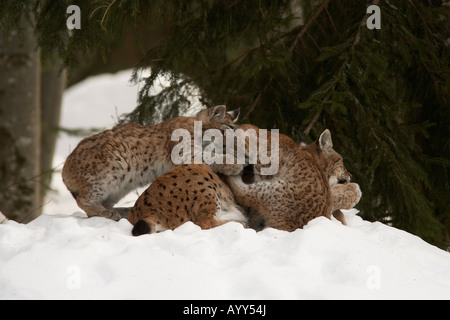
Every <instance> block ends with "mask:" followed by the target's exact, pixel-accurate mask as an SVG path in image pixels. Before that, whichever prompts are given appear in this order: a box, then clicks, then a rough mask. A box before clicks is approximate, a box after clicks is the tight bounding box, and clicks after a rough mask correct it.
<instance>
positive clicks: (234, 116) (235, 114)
mask: <svg viewBox="0 0 450 320" xmlns="http://www.w3.org/2000/svg"><path fill="white" fill-rule="evenodd" d="M227 113H228V114H229V115H230V116H231V120H233V123H235V122H236V121H237V120H238V118H239V114H240V113H241V109H240V108H237V109H236V110H231V111H227Z"/></svg>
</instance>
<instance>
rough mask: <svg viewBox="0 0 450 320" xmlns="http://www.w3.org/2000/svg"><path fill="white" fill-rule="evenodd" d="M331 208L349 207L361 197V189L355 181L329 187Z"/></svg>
mask: <svg viewBox="0 0 450 320" xmlns="http://www.w3.org/2000/svg"><path fill="white" fill-rule="evenodd" d="M331 198H332V209H333V211H334V210H338V209H351V208H353V207H354V206H355V205H356V204H357V203H358V202H359V200H360V199H361V189H360V188H359V185H358V184H356V183H344V184H336V185H334V186H333V187H332V188H331Z"/></svg>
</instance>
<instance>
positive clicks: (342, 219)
mask: <svg viewBox="0 0 450 320" xmlns="http://www.w3.org/2000/svg"><path fill="white" fill-rule="evenodd" d="M333 216H334V217H335V218H336V219H337V220H338V221H340V222H341V223H342V224H343V225H344V226H346V225H347V223H346V222H345V216H344V213H342V211H341V210H335V211H333Z"/></svg>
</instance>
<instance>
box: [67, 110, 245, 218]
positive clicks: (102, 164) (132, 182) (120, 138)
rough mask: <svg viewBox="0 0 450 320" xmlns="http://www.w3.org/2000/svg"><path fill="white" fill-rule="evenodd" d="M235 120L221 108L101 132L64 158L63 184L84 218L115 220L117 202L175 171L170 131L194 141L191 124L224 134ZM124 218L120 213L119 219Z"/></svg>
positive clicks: (225, 168)
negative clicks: (185, 134) (185, 133)
mask: <svg viewBox="0 0 450 320" xmlns="http://www.w3.org/2000/svg"><path fill="white" fill-rule="evenodd" d="M238 115H239V111H238V110H235V111H230V112H228V113H227V112H226V107H225V106H223V105H222V106H216V107H213V108H209V109H206V110H204V111H202V112H201V113H199V114H198V115H197V117H177V118H173V119H170V120H167V121H165V122H162V123H159V124H156V125H153V126H142V125H140V124H136V123H132V124H127V125H122V126H117V127H114V128H112V129H110V130H105V131H102V132H100V133H97V134H95V135H93V136H90V137H87V138H85V139H83V140H82V141H81V142H80V143H79V144H78V146H77V147H76V148H75V150H73V152H72V153H71V154H70V155H69V156H68V157H67V160H66V162H65V164H64V167H63V170H62V178H63V181H64V183H65V185H66V186H67V189H68V190H69V191H70V193H71V194H72V195H73V197H74V198H75V200H76V201H77V204H78V206H79V207H80V208H81V209H83V210H84V211H85V212H86V214H87V215H88V216H89V217H91V216H102V217H106V218H111V219H113V220H119V219H120V218H121V217H122V215H121V214H120V212H119V211H118V209H114V208H113V206H114V204H115V203H117V201H119V200H120V199H121V198H122V197H124V196H125V195H126V194H127V193H128V192H130V191H131V190H134V189H135V188H137V187H142V186H145V185H147V184H149V183H150V182H152V181H153V180H154V179H155V178H157V177H158V176H160V175H162V174H163V173H165V172H167V171H169V170H170V169H171V168H173V167H174V164H173V162H172V160H171V156H170V155H171V150H172V148H173V146H174V145H175V144H176V142H174V141H171V134H172V132H173V131H174V130H175V129H178V128H184V129H186V130H189V132H191V137H193V134H192V133H193V128H194V121H202V125H203V129H204V130H206V129H209V128H216V129H220V130H225V129H226V128H228V127H227V125H232V124H233V123H234V122H235V121H236V120H237V117H238ZM192 145H193V144H192ZM214 170H216V171H221V172H223V173H225V174H230V173H233V170H237V172H240V170H241V167H238V166H234V165H222V166H215V167H214ZM127 213H128V210H127V209H126V208H125V213H123V215H124V216H126V214H127Z"/></svg>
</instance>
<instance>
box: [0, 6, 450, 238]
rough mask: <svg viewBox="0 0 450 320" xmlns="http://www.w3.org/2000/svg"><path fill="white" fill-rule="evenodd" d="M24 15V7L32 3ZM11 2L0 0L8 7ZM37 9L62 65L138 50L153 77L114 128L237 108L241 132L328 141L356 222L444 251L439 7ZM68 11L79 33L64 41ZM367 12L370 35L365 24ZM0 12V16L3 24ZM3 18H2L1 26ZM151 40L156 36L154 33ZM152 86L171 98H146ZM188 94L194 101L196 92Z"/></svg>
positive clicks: (445, 81)
mask: <svg viewBox="0 0 450 320" xmlns="http://www.w3.org/2000/svg"><path fill="white" fill-rule="evenodd" d="M30 2H31V3H33V1H30ZM15 3H17V1H12V0H6V4H7V6H8V5H9V6H17V4H15ZM57 3H58V4H55V2H54V1H40V2H36V3H35V5H34V6H33V5H31V6H30V8H31V9H32V10H31V11H34V12H35V14H36V15H37V17H38V19H37V21H38V24H37V33H38V39H39V44H40V47H41V49H42V51H43V52H46V51H50V50H54V49H55V47H56V49H57V50H58V52H59V53H60V55H61V56H62V57H63V58H64V60H65V63H66V65H67V67H69V68H70V67H72V66H75V65H77V63H78V60H77V59H79V57H80V55H79V53H80V51H81V52H90V51H92V50H101V51H103V52H106V50H107V48H108V45H109V44H110V43H111V39H116V38H121V37H122V38H123V37H126V35H127V34H129V33H130V32H131V33H134V34H138V38H145V36H146V34H145V33H142V31H141V30H142V27H143V26H146V27H147V28H148V30H149V32H152V31H151V30H156V29H157V30H159V32H161V36H160V37H159V38H160V40H159V41H157V42H155V43H154V44H153V45H152V46H151V47H150V48H145V47H143V46H142V42H141V43H139V42H138V43H137V44H136V45H137V46H138V47H139V48H141V50H142V59H141V61H140V62H139V64H138V67H137V68H136V70H135V79H137V75H138V74H139V72H140V70H141V69H142V68H148V67H151V74H150V76H149V77H147V78H146V79H145V82H144V83H143V86H142V89H141V91H140V95H139V106H138V107H137V108H136V110H134V112H132V113H130V114H129V115H127V117H126V118H124V120H123V121H125V122H126V121H138V122H141V123H145V124H148V123H152V121H153V119H154V117H155V115H157V114H161V115H162V118H163V119H167V118H169V117H172V116H176V115H178V114H180V113H181V112H183V111H184V110H186V109H187V108H188V107H189V100H188V99H187V96H188V95H189V94H191V93H193V92H197V91H198V90H199V92H200V94H201V97H202V101H203V102H204V104H205V105H207V106H210V105H215V104H226V105H228V106H229V107H230V108H236V107H240V108H241V122H251V123H254V124H256V125H258V126H260V127H262V128H279V129H280V131H281V132H283V133H286V134H288V135H291V136H292V137H294V138H296V137H297V132H301V134H302V135H303V136H304V137H305V138H306V139H308V140H309V141H312V140H314V138H315V137H317V136H318V134H319V133H320V132H322V130H323V129H324V128H329V129H330V130H331V132H332V134H333V140H334V144H335V148H336V150H337V151H338V152H340V153H341V154H342V155H343V156H344V161H345V164H346V165H347V167H348V169H349V170H350V171H351V172H352V173H353V181H355V182H358V183H359V184H360V185H361V188H362V191H363V197H362V200H361V202H360V204H358V206H357V207H358V208H359V209H360V210H361V215H362V216H363V217H364V218H366V219H369V220H380V221H383V222H386V223H390V224H392V225H393V226H395V227H399V228H402V229H405V230H407V231H409V232H412V233H415V234H417V235H419V236H421V237H422V238H424V239H425V240H427V241H430V242H432V243H435V244H438V245H440V246H446V245H448V244H449V234H450V206H449V194H450V187H449V180H450V179H449V164H450V160H449V159H450V147H449V137H450V134H449V127H450V125H449V124H450V112H449V105H450V96H449V93H450V85H449V81H450V67H449V65H450V64H449V59H450V52H449V46H450V44H449V40H448V39H449V38H450V34H449V30H450V26H449V21H450V20H449V15H450V14H449V6H448V4H446V3H444V2H443V1H437V0H428V1H417V0H399V1H390V0H389V1H388V0H380V1H378V0H373V1H367V2H366V1H350V0H339V1H332V0H310V1H308V0H298V1H294V0H292V1H286V0H260V1H242V0H237V1H236V0H233V1H231V0H229V1H218V0H213V1H200V0H198V1H187V0H186V1H162V0H154V1H139V0H134V1H117V0H108V1H100V0H99V1H70V3H69V1H66V0H65V1H58V2H57ZM70 4H76V5H79V6H80V8H81V12H82V21H81V25H82V28H81V29H80V30H74V31H72V33H71V34H69V33H68V32H67V30H66V29H65V19H66V18H67V16H65V15H64V14H61V12H65V9H66V8H67V6H68V5H70ZM370 5H377V6H378V7H379V8H380V12H381V29H369V28H368V27H367V25H366V22H367V19H368V18H369V14H367V13H366V10H367V8H368V7H369V6H370ZM1 13H2V11H1V9H0V17H1ZM3 21H6V19H3V20H2V19H0V28H7V27H8V26H9V24H2V22H3ZM152 28H153V29H152ZM160 76H166V77H168V79H169V80H170V83H171V85H170V87H168V88H166V89H165V90H163V91H162V92H161V93H159V94H156V95H155V94H151V92H152V91H151V90H152V88H154V87H155V86H156V85H157V84H158V79H159V77H160ZM197 88H198V89H197Z"/></svg>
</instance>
